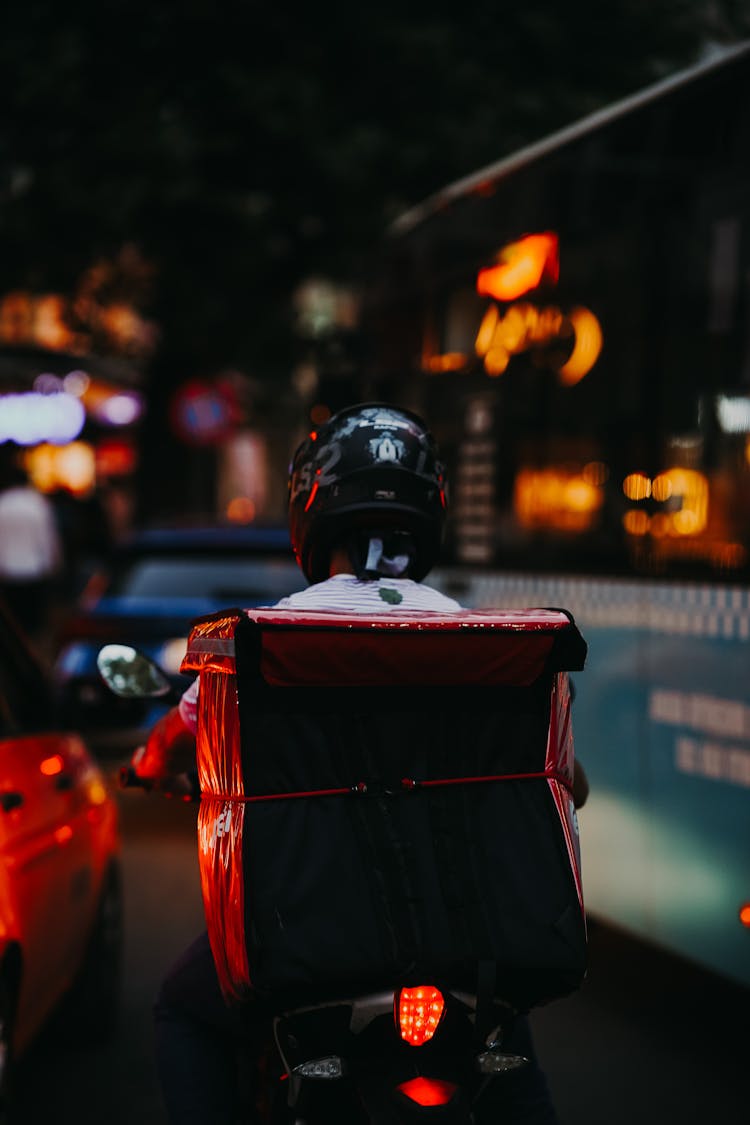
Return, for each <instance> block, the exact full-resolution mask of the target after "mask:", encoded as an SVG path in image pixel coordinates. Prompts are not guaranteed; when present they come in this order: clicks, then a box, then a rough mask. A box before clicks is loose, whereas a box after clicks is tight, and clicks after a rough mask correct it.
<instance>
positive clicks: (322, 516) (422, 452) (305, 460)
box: [289, 402, 446, 582]
mask: <svg viewBox="0 0 750 1125" xmlns="http://www.w3.org/2000/svg"><path fill="white" fill-rule="evenodd" d="M445 508H446V481H445V472H444V468H443V466H442V464H441V463H440V461H439V460H438V452H437V448H436V445H435V441H434V439H433V437H432V434H431V433H430V432H429V430H428V429H427V427H426V425H425V423H424V422H423V421H422V419H421V418H420V417H419V416H418V415H416V414H413V413H412V412H411V411H410V410H404V409H403V408H402V407H396V406H389V405H388V404H386V403H378V402H368V403H361V404H359V405H357V406H350V407H347V408H346V409H345V410H341V411H339V413H338V414H334V415H333V417H332V418H330V419H329V420H328V421H327V422H325V423H324V424H323V425H322V426H320V427H318V429H317V430H313V432H312V433H311V434H310V435H309V436H308V437H307V438H306V439H305V441H303V442H302V444H301V445H300V446H299V448H298V449H297V451H296V453H295V454H294V457H293V460H292V465H291V469H290V474H289V531H290V535H291V540H292V547H293V548H294V553H295V556H296V558H297V562H298V563H299V565H300V567H301V568H302V571H303V572H304V574H305V576H306V578H307V580H308V581H309V582H322V581H324V580H325V579H326V578H328V575H329V568H330V557H331V551H332V549H333V548H334V547H335V546H337V545H339V544H354V542H355V541H356V539H357V537H358V536H360V537H361V536H362V535H363V534H364V535H365V536H372V535H382V536H384V537H385V538H386V539H388V538H389V537H390V539H391V540H393V539H394V537H395V539H399V537H400V538H401V539H402V540H403V541H404V542H405V543H408V550H409V555H410V562H409V567H408V574H409V577H410V578H413V579H415V580H416V581H418V582H419V581H421V580H422V578H424V576H425V575H426V574H427V572H428V571H429V570H430V568H431V567H432V566H433V565H434V563H435V561H436V559H437V556H438V552H439V550H440V544H441V541H442V535H443V525H444V523H445ZM402 533H404V534H402ZM355 550H356V549H355ZM351 553H352V551H350V554H351ZM364 566H365V564H364V563H363V564H362V566H360V567H355V569H356V570H357V571H358V573H360V574H361V573H362V572H363V570H364Z"/></svg>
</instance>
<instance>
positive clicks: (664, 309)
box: [365, 42, 750, 986]
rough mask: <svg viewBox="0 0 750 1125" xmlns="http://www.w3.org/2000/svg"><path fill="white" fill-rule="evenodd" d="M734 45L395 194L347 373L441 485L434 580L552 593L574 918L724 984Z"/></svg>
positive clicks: (735, 824)
mask: <svg viewBox="0 0 750 1125" xmlns="http://www.w3.org/2000/svg"><path fill="white" fill-rule="evenodd" d="M748 153H750V43H748V42H743V43H739V44H737V45H735V46H734V47H732V48H729V49H727V50H726V51H725V52H723V53H722V54H717V55H716V56H715V57H711V58H709V59H706V60H704V61H703V62H702V63H700V64H698V65H696V66H694V67H691V68H689V69H687V70H684V71H681V72H680V73H678V74H676V75H674V76H672V77H671V78H669V79H666V80H664V81H662V82H660V83H658V84H655V85H654V86H652V87H649V88H648V89H646V90H643V91H641V92H639V93H637V94H635V95H634V96H631V97H629V98H626V99H624V100H622V101H619V102H617V103H616V104H613V105H611V106H609V107H608V108H606V109H604V110H601V111H599V112H597V113H595V114H593V115H592V116H589V117H587V118H585V119H584V120H582V121H580V122H577V123H575V124H573V125H571V126H570V127H568V128H565V129H563V130H562V131H560V132H557V133H555V134H553V135H551V136H549V137H546V138H545V139H543V140H541V141H539V142H537V143H535V144H532V145H530V146H529V147H528V148H525V149H523V150H522V151H519V152H517V153H515V154H513V155H510V156H507V157H505V158H503V159H501V160H499V161H498V162H497V163H495V164H493V165H491V166H488V167H485V168H482V169H480V170H478V171H476V172H474V173H472V174H471V175H468V176H466V177H465V178H464V179H462V180H460V181H458V182H457V183H453V184H451V185H449V186H447V187H446V188H445V189H444V190H441V191H439V192H437V193H436V194H435V195H434V196H432V197H430V198H428V199H427V200H425V201H424V202H423V203H422V204H420V205H418V206H416V207H414V208H413V209H411V210H410V211H408V212H407V213H405V214H403V215H401V216H400V218H399V219H398V220H397V221H396V223H395V224H394V226H393V228H392V229H391V230H390V231H389V232H388V236H387V237H386V238H385V239H384V245H383V247H382V253H381V254H380V256H379V260H378V263H377V269H376V270H375V271H374V272H375V278H374V281H373V283H372V287H371V290H370V292H369V295H368V298H367V302H366V306H365V309H366V318H367V323H368V329H369V333H370V339H371V341H372V350H373V354H374V363H373V368H372V371H371V372H370V373H369V375H368V380H369V381H368V383H367V388H366V391H367V394H368V395H369V396H370V397H373V398H378V399H381V400H383V399H386V400H390V401H397V402H400V403H401V404H402V405H406V406H412V407H413V408H415V409H417V410H418V411H420V412H421V413H422V414H423V415H424V416H425V417H427V418H428V420H429V422H430V424H431V426H432V428H433V430H434V432H435V434H436V437H437V439H438V441H439V443H440V445H441V447H442V449H443V451H444V455H445V460H446V463H447V469H448V474H449V476H448V479H449V481H450V482H451V483H450V487H451V494H450V495H451V504H450V520H449V528H448V533H447V538H446V553H445V556H444V558H443V561H442V562H441V566H440V568H439V570H437V571H436V572H434V573H433V576H432V578H434V584H435V585H438V586H440V587H441V588H442V589H444V590H445V591H446V592H448V593H451V594H453V595H454V596H456V597H458V598H459V599H460V600H461V601H462V602H463V603H464V604H465V605H468V606H472V607H486V606H501V605H502V606H508V607H512V606H516V607H520V606H550V607H552V606H554V607H563V608H565V609H567V610H569V611H570V612H571V613H572V614H573V615H574V617H575V620H576V622H577V623H578V625H579V626H580V628H581V630H582V631H583V633H584V636H585V637H586V639H587V641H588V645H589V655H588V660H587V664H586V669H585V671H584V672H583V673H580V674H578V675H577V676H576V683H575V690H576V700H575V704H574V726H575V737H576V749H577V754H578V756H579V757H580V759H581V761H582V762H583V764H584V766H585V768H586V771H587V773H588V775H589V779H590V782H591V795H590V798H589V801H588V803H587V804H586V806H585V808H584V809H582V810H581V812H580V814H579V823H580V833H581V846H582V855H583V876H584V892H585V898H586V905H587V909H588V911H589V914H590V916H591V917H592V918H600V919H602V920H603V921H606V922H609V923H612V924H614V925H616V926H618V927H620V928H622V929H624V930H625V931H627V932H630V933H631V934H633V935H634V936H636V937H638V938H641V939H644V940H646V941H648V942H651V943H653V944H655V945H657V946H659V947H661V948H663V949H665V950H667V951H670V952H672V953H675V954H677V955H679V956H681V957H684V958H686V959H688V960H690V961H692V962H693V963H696V964H698V965H700V966H702V967H704V968H708V969H709V970H711V971H713V972H715V973H717V974H719V975H721V976H723V977H725V978H727V979H729V980H731V981H734V982H736V983H737V984H739V985H740V986H750V317H749V316H748V312H749V310H750V159H749V158H748Z"/></svg>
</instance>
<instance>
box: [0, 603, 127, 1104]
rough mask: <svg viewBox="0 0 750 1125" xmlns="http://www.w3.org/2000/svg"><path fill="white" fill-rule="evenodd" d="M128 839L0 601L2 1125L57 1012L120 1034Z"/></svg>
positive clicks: (67, 1024) (76, 1023) (80, 1024)
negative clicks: (15, 1078) (18, 1081)
mask: <svg viewBox="0 0 750 1125" xmlns="http://www.w3.org/2000/svg"><path fill="white" fill-rule="evenodd" d="M120 856H121V841H120V834H119V823H118V810H117V804H116V802H115V799H114V797H113V795H112V793H111V792H110V790H109V788H108V785H107V782H106V780H105V778H104V776H103V774H102V773H101V771H100V769H99V767H98V765H97V764H96V761H95V760H94V758H93V757H92V755H91V753H90V751H89V749H88V748H87V746H86V744H85V742H84V741H83V739H82V738H81V736H80V735H79V734H76V733H74V732H72V731H70V730H68V729H65V728H63V727H61V726H60V721H59V714H58V712H57V709H56V707H55V700H54V693H53V691H52V686H51V683H50V679H49V676H48V674H47V672H46V671H45V669H44V668H43V667H42V665H41V664H40V663H39V661H38V660H37V658H36V657H35V655H34V653H33V652H32V650H31V648H30V647H29V645H28V644H27V642H26V640H25V638H24V637H23V636H22V634H21V633H20V631H19V628H18V626H17V624H16V623H15V622H14V620H13V618H12V616H11V615H10V613H9V612H8V608H7V606H6V605H4V604H3V603H2V601H0V1120H2V1121H4V1120H5V1116H4V1114H5V1112H6V1111H7V1104H6V1103H7V1100H8V1088H9V1075H10V1069H11V1066H12V1063H13V1061H14V1059H16V1058H17V1057H18V1056H19V1055H21V1054H22V1053H23V1052H24V1051H25V1050H26V1049H27V1047H28V1046H29V1045H30V1044H31V1043H32V1042H33V1040H34V1039H35V1037H36V1036H37V1034H38V1033H39V1032H40V1031H41V1030H42V1028H43V1027H45V1026H46V1025H47V1024H48V1023H49V1021H50V1019H51V1017H52V1016H53V1014H54V1013H57V1014H58V1015H60V1017H61V1019H62V1020H63V1021H64V1022H63V1023H62V1025H61V1026H62V1027H64V1033H65V1035H66V1038H73V1037H75V1036H78V1037H79V1038H81V1037H86V1036H87V1033H88V1034H91V1033H93V1034H94V1035H95V1036H96V1037H97V1039H102V1038H104V1037H106V1035H107V1034H108V1033H109V1032H111V1031H113V1030H114V1025H115V1021H116V1015H117V1007H118V1000H119V992H120V953H121V908H122V902H121V863H120Z"/></svg>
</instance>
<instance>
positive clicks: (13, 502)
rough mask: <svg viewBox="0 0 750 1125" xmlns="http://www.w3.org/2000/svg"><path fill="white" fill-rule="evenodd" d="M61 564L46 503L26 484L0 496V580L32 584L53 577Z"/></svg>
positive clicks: (56, 536)
mask: <svg viewBox="0 0 750 1125" xmlns="http://www.w3.org/2000/svg"><path fill="white" fill-rule="evenodd" d="M61 561H62V549H61V543H60V535H59V533H58V530H57V524H56V523H55V517H54V512H53V509H52V505H51V504H50V502H49V500H47V498H46V497H45V496H42V494H41V493H40V492H37V491H36V489H35V488H31V487H30V486H28V485H20V486H18V487H14V488H8V489H6V490H5V492H2V493H0V578H2V579H4V580H5V581H10V582H35V581H38V580H40V579H43V578H48V577H50V576H51V575H53V574H55V573H56V572H57V570H58V569H59V567H60V564H61Z"/></svg>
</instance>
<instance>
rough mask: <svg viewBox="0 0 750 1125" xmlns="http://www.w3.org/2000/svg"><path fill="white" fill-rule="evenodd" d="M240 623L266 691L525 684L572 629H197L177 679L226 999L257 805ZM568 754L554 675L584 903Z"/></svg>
mask: <svg viewBox="0 0 750 1125" xmlns="http://www.w3.org/2000/svg"><path fill="white" fill-rule="evenodd" d="M248 622H250V623H252V624H254V625H255V627H256V629H257V631H258V636H259V642H260V647H259V670H260V673H261V676H262V678H263V680H264V681H265V682H266V684H267V685H268V686H270V687H273V688H280V689H281V690H283V688H284V687H292V686H295V687H320V686H325V687H335V686H339V685H340V686H342V687H343V686H363V687H367V686H371V685H372V686H382V685H386V684H394V685H416V684H429V685H443V684H444V685H446V686H447V685H458V686H461V685H478V686H492V685H517V686H521V687H524V686H527V685H529V684H531V683H533V682H534V680H536V679H537V678H538V676H539V675H540V674H541V673H542V672H543V671H544V670H545V668H546V667H547V665H548V660H549V657H550V653H551V651H552V648H553V645H554V643H555V640H556V638H557V637H559V636H560V635H562V634H563V633H564V631H565V630H568V631H571V630H572V631H573V632H574V633H575V632H576V630H575V626H574V625H572V623H571V620H570V618H569V617H568V616H567V615H566V614H565V613H563V612H561V611H557V610H543V609H533V610H527V611H462V612H461V613H460V614H455V615H442V614H434V613H420V614H406V613H400V612H394V611H388V612H387V614H386V613H382V614H379V615H377V614H376V615H371V616H370V615H364V614H341V613H336V612H328V611H317V612H306V613H304V614H302V613H299V612H296V611H290V610H281V609H251V610H245V611H239V610H238V611H236V612H235V611H227V612H225V613H223V614H220V615H215V616H212V617H211V618H206V619H203V620H200V621H198V622H196V623H195V625H194V627H193V629H192V631H191V634H190V638H189V642H188V649H187V654H186V656H185V659H184V661H183V664H182V671H183V672H195V673H199V674H200V693H199V706H198V734H197V753H198V771H199V780H200V787H201V793H202V801H201V809H200V813H199V820H198V835H199V861H200V873H201V884H202V892H203V901H204V907H205V913H206V921H207V928H208V933H209V939H210V942H211V948H212V951H213V955H214V959H215V961H216V966H217V972H218V976H219V981H220V984H221V987H222V990H223V992H224V994H225V995H226V996H227V997H228V998H230V999H231V998H238V997H241V996H242V995H243V993H245V992H246V990H247V989H248V988H250V987H251V985H252V982H251V980H250V973H249V968H248V958H247V951H246V940H245V938H246V935H245V901H244V896H245V893H246V887H245V872H244V870H243V862H242V829H243V823H244V818H245V816H248V815H249V816H252V807H253V806H252V805H251V804H248V803H247V800H246V795H245V793H244V786H243V776H242V765H241V747H240V723H239V712H238V702H237V698H238V693H237V676H236V665H235V648H234V637H235V632H236V630H237V627H238V626H239V625H240V624H242V626H243V627H245V628H246V627H247V623H248ZM252 624H251V627H252ZM425 642H428V643H425ZM581 643H582V642H581ZM572 754H573V746H572V736H571V734H570V698H569V692H568V686H567V675H566V674H565V673H564V672H560V673H559V674H558V675H557V676H556V677H555V678H554V687H553V707H552V721H551V726H550V734H549V741H548V750H547V760H546V763H545V770H546V771H548V772H549V775H550V777H549V782H548V784H549V785H550V787H551V789H552V793H553V796H554V799H555V804H556V806H557V810H558V814H559V816H560V819H561V822H562V825H563V830H564V833H565V840H566V844H567V847H568V851H569V856H570V861H571V867H572V868H573V871H574V874H575V879H576V884H577V886H578V890H579V897H580V893H581V892H580V859H579V856H578V843H577V833H576V830H575V813H574V811H573V806H572V800H571V798H570V793H569V790H568V787H567V786H568V782H569V779H571V778H572V765H573V759H572ZM558 776H559V777H560V778H562V779H563V780H562V781H561V780H558V779H557V777H558Z"/></svg>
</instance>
